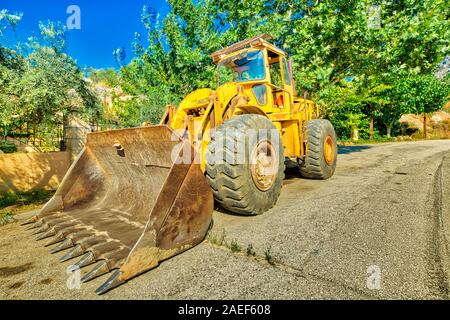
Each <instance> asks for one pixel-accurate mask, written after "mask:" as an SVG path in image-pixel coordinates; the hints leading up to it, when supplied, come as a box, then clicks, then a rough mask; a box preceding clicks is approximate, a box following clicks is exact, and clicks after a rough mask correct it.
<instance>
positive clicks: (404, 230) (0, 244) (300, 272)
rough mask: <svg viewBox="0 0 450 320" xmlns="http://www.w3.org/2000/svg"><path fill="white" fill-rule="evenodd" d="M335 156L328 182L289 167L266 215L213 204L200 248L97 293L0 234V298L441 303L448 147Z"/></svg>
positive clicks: (23, 241)
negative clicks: (208, 230)
mask: <svg viewBox="0 0 450 320" xmlns="http://www.w3.org/2000/svg"><path fill="white" fill-rule="evenodd" d="M339 153H340V154H339V159H338V167H337V170H336V173H335V175H334V176H333V178H331V179H330V180H327V181H315V180H307V179H302V178H300V177H299V175H298V174H297V173H296V170H295V168H292V169H289V170H288V174H287V179H286V181H285V183H284V186H283V191H282V194H281V197H280V199H279V200H278V203H277V205H276V206H275V207H274V208H273V209H272V210H270V211H268V212H266V213H265V214H263V215H261V216H256V217H242V216H236V215H231V214H229V213H225V212H222V211H221V210H220V209H218V211H215V212H214V222H215V223H214V227H213V229H212V231H211V233H210V234H209V236H208V240H207V241H205V242H203V243H202V244H200V245H198V246H197V247H195V248H193V249H191V250H189V251H187V252H185V253H183V254H181V255H178V256H176V257H174V258H172V259H170V260H168V261H165V262H163V263H162V264H161V265H160V266H159V267H158V268H156V269H154V270H152V271H149V272H147V273H145V274H143V275H141V276H139V277H137V278H135V279H133V280H131V281H129V282H128V283H127V284H125V285H123V286H121V287H119V288H117V289H115V290H113V291H111V292H109V293H107V294H105V295H103V296H97V295H96V294H95V293H94V290H95V288H97V287H98V286H99V285H100V284H102V283H103V282H104V281H105V280H106V276H103V277H101V278H99V279H96V280H95V281H91V282H89V283H87V284H83V285H82V286H81V288H79V289H78V288H73V289H69V288H68V287H67V285H66V283H67V279H68V275H67V274H66V268H67V267H68V266H69V265H70V262H67V263H63V264H60V263H58V262H57V261H58V258H59V256H61V255H63V254H64V253H63V252H62V253H59V254H55V255H50V254H48V249H47V248H44V247H42V245H41V243H38V242H36V241H34V239H33V237H32V236H31V235H30V234H29V232H26V231H24V229H23V227H20V226H19V224H18V223H14V224H9V225H6V226H4V227H0V299H55V298H59V299H379V298H381V299H419V298H423V299H448V298H449V286H450V284H449V281H450V280H449V279H450V278H449V276H450V273H449V269H450V268H449V267H450V255H449V248H450V246H449V245H448V241H447V239H450V227H449V226H450V140H440V141H419V142H406V143H390V144H378V145H367V146H350V147H341V148H340V150H339ZM29 215H30V213H28V214H24V215H21V216H19V217H18V218H19V220H21V219H25V218H26V217H27V216H29ZM223 238H224V239H225V240H224V241H223V240H222V239H223ZM247 251H249V253H251V254H247ZM88 269H89V268H88Z"/></svg>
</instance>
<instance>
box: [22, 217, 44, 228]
mask: <svg viewBox="0 0 450 320" xmlns="http://www.w3.org/2000/svg"><path fill="white" fill-rule="evenodd" d="M43 224H44V221H43V220H42V219H41V220H38V221H36V222H34V223H32V224H30V225H29V226H28V227H27V228H25V230H31V229H36V228H39V227H41V226H42V225H43Z"/></svg>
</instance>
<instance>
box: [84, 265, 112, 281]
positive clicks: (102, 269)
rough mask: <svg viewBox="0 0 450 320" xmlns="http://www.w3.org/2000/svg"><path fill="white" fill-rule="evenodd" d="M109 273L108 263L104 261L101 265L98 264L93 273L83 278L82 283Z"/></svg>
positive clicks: (90, 272)
mask: <svg viewBox="0 0 450 320" xmlns="http://www.w3.org/2000/svg"><path fill="white" fill-rule="evenodd" d="M108 272H109V267H108V262H106V261H105V260H102V261H100V262H99V263H97V264H96V265H95V266H94V268H93V269H92V270H91V271H89V272H88V273H86V274H85V275H84V276H82V277H81V282H88V281H91V280H92V279H95V278H97V277H100V276H102V275H104V274H106V273H108Z"/></svg>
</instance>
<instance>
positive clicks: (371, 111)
mask: <svg viewBox="0 0 450 320" xmlns="http://www.w3.org/2000/svg"><path fill="white" fill-rule="evenodd" d="M373 127H374V125H373V105H372V104H371V105H370V124H369V139H370V140H373Z"/></svg>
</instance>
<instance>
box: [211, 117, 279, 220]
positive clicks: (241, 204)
mask: <svg viewBox="0 0 450 320" xmlns="http://www.w3.org/2000/svg"><path fill="white" fill-rule="evenodd" d="M249 130H262V131H263V132H268V133H267V135H264V134H261V133H260V132H258V131H257V132H258V133H257V134H256V138H255V139H250V138H249V135H250V133H249ZM266 130H267V131H266ZM253 132H255V131H253ZM275 132H276V134H277V135H278V137H274V136H273V134H275ZM276 139H278V142H279V143H276ZM263 140H267V141H270V142H271V143H272V145H273V147H274V149H275V152H277V155H276V158H277V159H279V164H278V172H277V174H276V177H275V178H274V181H273V184H272V185H271V186H270V188H269V189H268V190H266V191H262V190H260V189H259V188H258V187H257V186H256V184H255V182H254V181H253V178H252V174H251V166H250V164H249V163H250V160H249V158H250V153H251V150H253V148H254V146H256V145H257V144H258V143H259V142H260V141H263ZM239 143H240V144H241V145H240V146H239ZM274 144H276V146H275V145H274ZM243 145H245V152H244V155H242V152H243V151H242V150H239V148H241V149H242V146H243ZM248 150H250V151H248ZM239 152H241V156H242V157H243V158H244V157H245V158H244V159H245V161H239V162H243V163H241V164H239V163H236V162H238V161H236V159H237V154H238V153H239ZM217 159H220V160H221V161H217ZM205 175H206V179H207V180H208V182H209V185H210V186H211V189H212V191H213V194H214V198H215V199H216V201H217V202H218V203H219V204H220V205H221V206H222V207H223V208H225V209H227V210H229V211H232V212H234V213H238V214H242V215H257V214H261V213H263V212H265V211H267V210H269V209H270V208H272V207H273V206H274V205H275V203H276V202H277V200H278V197H279V195H280V192H281V187H282V184H283V180H284V154H283V145H282V142H281V137H280V133H279V132H278V130H277V129H276V127H275V126H274V125H273V123H272V122H271V121H270V120H269V119H267V118H266V117H264V116H261V115H255V114H246V115H239V116H236V117H233V118H231V119H230V120H227V121H225V122H224V123H223V124H222V125H220V126H219V127H217V129H216V130H215V133H214V134H213V136H212V138H211V142H210V143H209V144H208V150H207V152H206V172H205Z"/></svg>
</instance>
